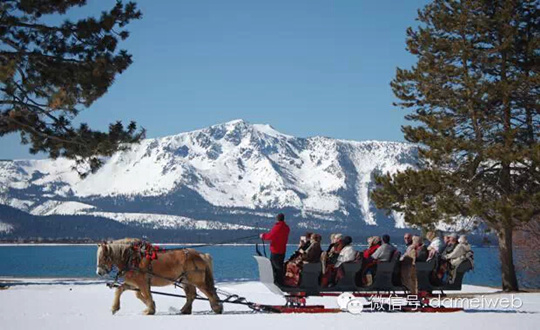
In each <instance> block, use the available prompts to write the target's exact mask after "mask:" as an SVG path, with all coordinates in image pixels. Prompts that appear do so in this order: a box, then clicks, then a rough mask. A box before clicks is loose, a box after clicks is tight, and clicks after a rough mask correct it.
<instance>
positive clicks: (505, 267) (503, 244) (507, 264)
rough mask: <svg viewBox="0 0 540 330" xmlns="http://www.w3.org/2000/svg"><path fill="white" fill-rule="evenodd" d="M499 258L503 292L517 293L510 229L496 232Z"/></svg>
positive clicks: (506, 228)
mask: <svg viewBox="0 0 540 330" xmlns="http://www.w3.org/2000/svg"><path fill="white" fill-rule="evenodd" d="M498 236H499V258H500V260H501V275H502V289H503V291H506V292H509V291H518V289H519V288H518V281H517V277H516V269H515V267H514V253H513V251H512V228H511V227H510V226H505V227H504V228H502V229H500V230H499V232H498Z"/></svg>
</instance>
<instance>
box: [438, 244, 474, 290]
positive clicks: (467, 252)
mask: <svg viewBox="0 0 540 330" xmlns="http://www.w3.org/2000/svg"><path fill="white" fill-rule="evenodd" d="M443 259H445V260H446V261H448V262H449V263H450V274H449V275H450V277H449V280H448V282H449V283H453V282H454V279H455V278H456V270H457V267H458V266H459V264H461V262H463V261H464V260H466V259H469V260H470V261H471V264H473V262H474V260H473V259H474V253H473V251H472V250H471V246H470V245H469V242H468V241H467V237H466V236H465V235H461V236H460V237H459V240H458V244H457V245H456V247H455V248H454V250H453V251H452V252H451V253H449V254H446V255H445V256H444V257H443Z"/></svg>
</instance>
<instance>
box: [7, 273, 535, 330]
mask: <svg viewBox="0 0 540 330" xmlns="http://www.w3.org/2000/svg"><path fill="white" fill-rule="evenodd" d="M12 283H15V284H16V285H13V286H11V287H10V288H8V289H6V290H0V306H1V308H0V325H1V328H2V329H55V330H56V329H58V330H61V329H198V328H202V329H213V330H214V329H216V330H217V329H234V330H238V329H257V330H264V329H272V330H284V329H302V330H305V329H309V330H311V329H340V330H343V329H347V330H349V329H351V330H352V329H358V328H364V329H366V328H371V329H400V330H401V329H415V330H418V329H428V328H436V329H437V330H439V329H464V328H465V329H515V328H520V329H533V328H536V326H537V324H538V323H539V322H540V293H524V294H518V295H516V297H519V298H520V299H521V300H522V301H523V306H522V307H521V308H520V309H519V310H505V309H503V308H490V309H470V310H466V311H464V312H457V313H440V314H437V313H362V314H360V315H353V314H349V313H340V314H281V315H279V314H260V313H253V312H251V311H250V310H249V309H248V308H246V307H244V306H237V305H226V306H225V313H224V315H214V314H212V313H211V312H209V311H210V306H209V305H208V303H207V302H205V301H196V302H195V304H194V314H193V315H178V313H179V310H180V308H181V307H182V305H183V303H184V300H183V299H178V298H170V297H162V296H154V300H155V301H156V307H157V314H156V315H154V316H144V315H142V310H143V309H144V306H143V305H142V303H141V302H140V301H139V300H138V299H136V298H135V296H134V294H133V293H132V292H126V293H124V295H123V296H122V306H121V310H120V311H119V312H118V313H117V314H116V315H114V316H113V315H111V313H110V307H111V303H112V298H113V290H110V289H108V288H107V287H106V286H105V285H104V284H103V283H99V282H96V281H83V280H66V279H57V280H50V279H48V280H47V279H38V280H30V279H26V280H19V281H13V282H12ZM218 287H219V288H220V289H222V290H225V291H228V292H231V293H237V294H239V295H242V296H245V297H247V298H248V300H250V301H255V302H259V303H265V304H283V302H284V301H283V299H282V298H280V297H279V296H276V295H274V294H272V293H270V292H269V291H268V290H267V289H266V288H265V287H264V286H263V285H261V284H260V283H258V282H245V283H220V284H219V285H218ZM156 290H157V291H166V292H174V289H173V288H172V287H170V288H157V289H156ZM495 291H496V290H495V289H491V288H483V287H475V286H465V287H464V291H463V293H477V294H489V297H498V296H501V297H502V296H507V295H502V294H496V293H494V292H495ZM308 302H309V303H310V304H317V303H324V304H325V305H326V306H327V307H337V303H336V299H335V298H333V297H325V298H310V299H308Z"/></svg>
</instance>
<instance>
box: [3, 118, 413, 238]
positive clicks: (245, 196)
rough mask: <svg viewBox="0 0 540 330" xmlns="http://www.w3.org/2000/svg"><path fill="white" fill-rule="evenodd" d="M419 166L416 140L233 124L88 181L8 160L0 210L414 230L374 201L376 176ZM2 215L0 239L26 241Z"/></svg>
mask: <svg viewBox="0 0 540 330" xmlns="http://www.w3.org/2000/svg"><path fill="white" fill-rule="evenodd" d="M416 163H417V148H416V146H414V145H412V144H408V143H401V142H381V141H363V142H356V141H346V140H338V139H332V138H327V137H320V136H317V137H309V138H299V137H293V136H290V135H286V134H283V133H280V132H278V131H276V130H275V129H274V128H272V127H271V126H269V125H261V124H250V123H248V122H246V121H243V120H234V121H230V122H227V123H223V124H219V125H214V126H210V127H208V128H204V129H201V130H196V131H192V132H186V133H181V134H178V135H172V136H167V137H161V138H154V139H146V140H143V141H141V142H140V143H139V144H135V145H132V146H131V147H130V148H129V149H127V150H125V151H120V152H118V153H116V154H114V155H113V156H112V157H110V158H107V159H105V160H104V165H103V166H102V167H101V168H100V169H99V170H98V171H97V172H96V173H93V174H90V175H88V176H87V177H85V178H84V179H83V178H80V177H79V176H78V174H77V172H76V171H74V170H73V166H74V162H73V161H71V160H67V159H56V160H49V159H44V160H4V161H0V204H3V205H4V209H5V208H7V207H9V208H14V209H18V210H19V211H23V212H26V213H29V216H33V217H38V218H39V217H49V219H52V218H51V217H53V218H54V217H55V216H57V217H59V216H60V217H63V219H64V220H62V221H69V220H67V218H70V219H74V218H77V217H95V218H100V219H107V220H109V221H113V222H115V223H120V224H122V225H125V226H127V227H128V228H135V227H136V228H147V229H152V230H160V231H166V230H182V231H190V230H191V231H192V230H195V229H197V230H208V231H238V230H259V229H260V228H268V227H269V226H271V224H272V222H273V218H274V216H275V214H276V213H278V212H283V213H285V214H286V216H287V218H288V220H289V223H290V224H291V225H292V227H293V229H295V230H299V231H300V230H308V229H313V230H320V231H333V230H339V231H344V230H348V231H351V232H365V231H366V230H368V231H377V232H378V231H389V230H397V229H400V228H405V227H406V225H405V223H404V221H403V217H402V216H401V215H400V214H397V213H391V214H390V215H387V214H386V213H385V212H383V211H381V210H378V209H376V207H375V206H374V204H373V203H372V201H371V200H370V192H371V191H372V189H373V188H374V175H375V174H383V173H388V172H390V173H395V172H396V171H400V170H404V169H406V168H409V167H415V166H416ZM3 213H6V212H0V233H3V234H4V235H8V234H9V233H11V234H10V235H19V236H20V235H22V236H24V235H25V234H24V233H18V234H17V230H16V229H17V224H16V223H12V222H10V219H9V217H6V216H3V217H2V215H1V214H3ZM38 223H39V221H38Z"/></svg>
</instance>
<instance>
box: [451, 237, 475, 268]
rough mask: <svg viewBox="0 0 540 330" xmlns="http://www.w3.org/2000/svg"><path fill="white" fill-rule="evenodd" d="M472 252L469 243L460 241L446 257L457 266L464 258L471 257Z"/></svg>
mask: <svg viewBox="0 0 540 330" xmlns="http://www.w3.org/2000/svg"><path fill="white" fill-rule="evenodd" d="M471 254H472V251H471V246H470V245H469V243H459V244H458V245H456V247H455V248H454V250H453V251H452V252H451V253H449V254H447V255H446V256H445V258H446V260H448V261H450V264H452V266H454V267H457V266H458V265H459V264H460V263H461V262H462V261H463V260H465V259H467V258H469V257H470V255H471Z"/></svg>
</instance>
